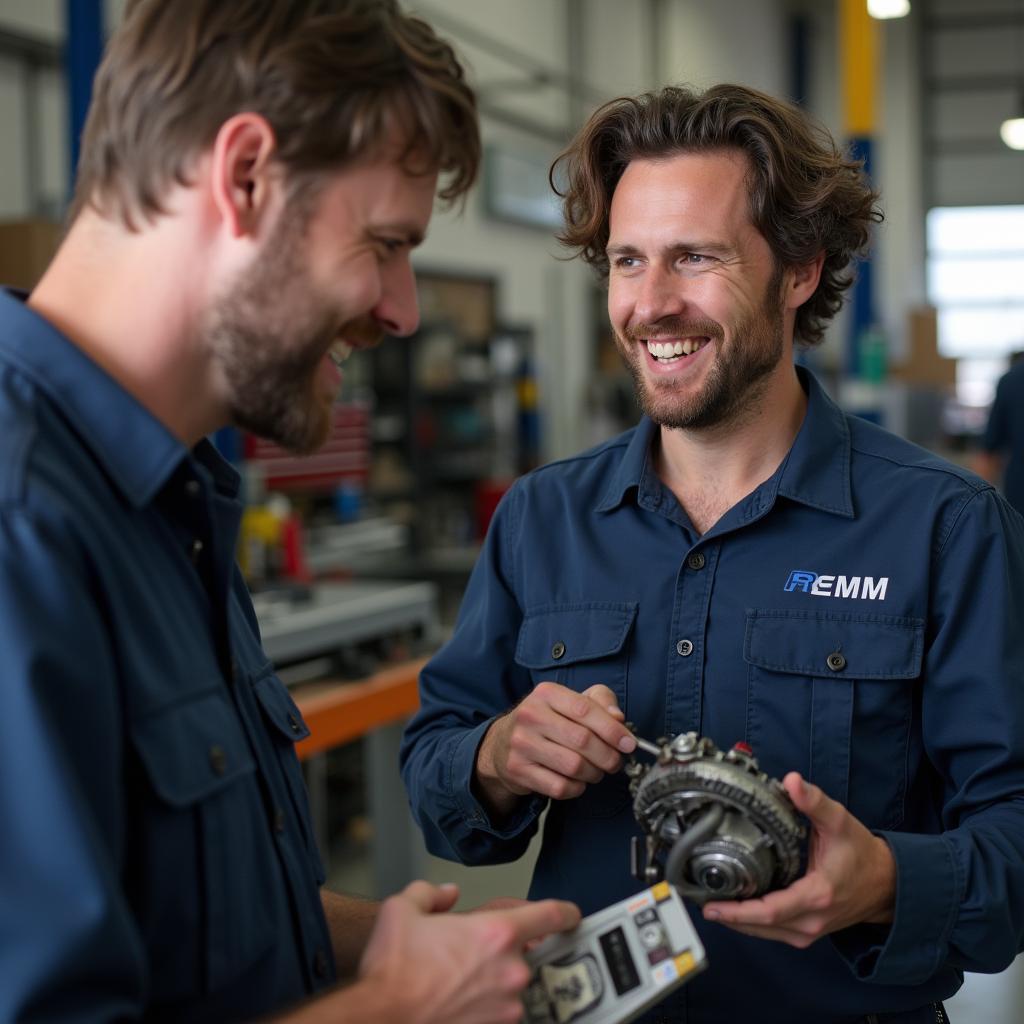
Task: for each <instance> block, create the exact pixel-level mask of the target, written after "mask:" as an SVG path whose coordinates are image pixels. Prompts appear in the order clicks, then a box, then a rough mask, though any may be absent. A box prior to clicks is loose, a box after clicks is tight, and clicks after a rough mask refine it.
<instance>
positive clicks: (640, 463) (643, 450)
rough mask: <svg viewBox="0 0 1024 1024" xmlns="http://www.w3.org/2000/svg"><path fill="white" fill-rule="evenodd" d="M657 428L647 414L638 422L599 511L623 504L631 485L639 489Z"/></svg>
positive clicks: (598, 508)
mask: <svg viewBox="0 0 1024 1024" xmlns="http://www.w3.org/2000/svg"><path fill="white" fill-rule="evenodd" d="M657 429H658V428H657V426H656V425H655V424H654V422H653V421H652V420H650V419H648V417H646V416H644V417H643V418H642V419H641V420H640V422H639V423H638V424H637V427H636V429H635V430H634V431H633V435H632V437H631V438H630V441H629V444H628V445H627V446H626V453H625V455H623V456H622V461H621V462H620V463H619V465H618V468H617V469H616V470H615V472H614V473H613V474H612V478H611V480H609V481H608V488H607V490H606V491H605V492H604V497H602V498H601V501H600V502H599V503H598V505H597V511H598V512H611V511H612V509H615V508H618V507H619V505H621V504H622V502H623V501H624V500H625V497H626V493H627V492H628V491H629V489H630V488H631V487H636V488H638V489H639V487H640V485H641V482H642V481H643V479H644V474H645V470H646V469H647V464H648V462H649V461H650V458H651V442H652V441H653V440H654V434H655V431H656V430H657ZM652 472H653V469H652Z"/></svg>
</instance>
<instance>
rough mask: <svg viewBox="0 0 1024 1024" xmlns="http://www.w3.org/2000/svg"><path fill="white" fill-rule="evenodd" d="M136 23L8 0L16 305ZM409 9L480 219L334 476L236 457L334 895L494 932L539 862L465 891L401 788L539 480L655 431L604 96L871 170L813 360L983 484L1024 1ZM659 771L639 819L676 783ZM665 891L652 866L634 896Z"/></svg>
mask: <svg viewBox="0 0 1024 1024" xmlns="http://www.w3.org/2000/svg"><path fill="white" fill-rule="evenodd" d="M122 6H123V4H122V2H121V0H105V2H103V0H66V2H65V0H0V132H2V135H3V138H4V139H5V140H6V142H5V145H4V146H2V147H0V281H2V282H3V283H4V284H6V285H10V286H16V287H21V288H26V289H30V288H31V287H32V285H33V283H34V281H35V280H36V279H37V278H38V276H39V275H40V274H41V272H42V270H43V269H44V267H45V266H46V263H47V261H48V260H49V258H50V256H51V255H52V253H53V252H54V250H55V248H56V246H57V244H58V242H59V239H60V235H61V230H62V218H63V216H64V214H65V212H66V209H67V204H68V200H69V197H70V190H71V181H72V178H73V168H74V166H75V162H76V158H77V141H76V140H77V137H78V133H79V131H80V129H81V123H82V117H83V114H84V111H85V109H86V107H87V105H88V99H89V91H90V86H91V78H92V74H93V72H94V71H95V68H96V65H97V63H98V59H99V55H100V52H101V49H102V44H103V40H104V38H105V35H106V34H107V33H108V32H109V30H110V27H111V26H113V25H115V24H116V23H117V21H118V19H119V17H120V14H121V10H122ZM403 6H405V7H406V8H408V9H410V10H413V11H415V12H417V13H419V14H422V15H423V17H425V18H426V19H427V20H428V21H429V22H430V23H431V24H433V25H434V26H435V27H436V28H437V30H438V31H439V32H441V33H442V34H444V35H445V36H446V37H447V38H449V39H450V40H451V41H452V42H453V44H454V45H455V46H456V48H457V49H458V51H459V53H460V54H461V55H462V56H463V57H464V58H465V61H466V64H467V66H468V69H469V74H470V80H471V84H472V85H473V87H474V88H475V89H476V91H477V95H478V98H479V106H480V112H481V119H482V132H483V142H484V161H483V168H482V174H481V177H480V180H479V181H478V183H477V185H476V186H475V188H474V190H473V192H472V194H471V195H470V196H469V199H468V201H467V202H466V203H465V205H464V207H460V206H459V205H456V207H455V208H454V209H447V208H444V207H443V206H439V207H438V209H437V211H436V213H435V216H434V219H433V221H432V223H431V227H430V231H429V235H428V237H427V239H426V241H425V243H424V244H423V245H422V246H421V247H420V248H419V249H418V250H417V252H416V254H415V257H414V265H415V269H416V275H417V288H418V298H419V305H420V310H421V322H420V326H419V328H418V330H417V331H416V333H415V334H414V335H413V336H411V337H408V338H391V339H387V340H386V341H385V342H384V343H383V344H382V345H380V346H378V347H377V348H375V349H373V350H372V351H365V352H360V353H357V354H356V355H355V356H354V357H353V358H352V359H350V360H349V361H348V363H347V365H346V371H345V376H344V383H343V386H342V391H341V394H340V395H339V398H338V400H337V403H336V405H335V407H334V411H333V420H332V424H331V429H330V435H329V438H328V441H327V443H326V444H325V445H324V446H323V447H322V448H321V449H319V450H318V451H317V452H315V453H313V454H311V455H307V456H301V457H300V456H296V455H292V454H290V453H288V452H287V451H285V450H283V449H281V448H279V447H277V446H276V445H274V444H272V443H270V442H268V441H265V440H261V439H259V438H256V437H254V436H251V435H248V434H246V433H244V432H242V431H240V430H236V429H226V430H223V431H221V432H219V433H218V434H217V435H216V437H215V438H214V441H215V443H216V445H217V447H218V448H219V450H220V451H221V452H222V454H224V455H225V456H226V457H227V458H229V459H230V460H231V461H232V462H233V463H234V464H235V465H236V466H237V468H238V469H239V470H240V472H241V473H242V476H243V481H244V487H245V494H246V512H245V516H244V520H243V524H242V530H241V538H240V542H239V548H238V552H237V556H238V562H239V565H240V567H241V570H242V572H243V573H244V576H245V579H246V581H247V583H248V585H249V587H250V589H251V591H252V594H253V599H254V603H255V608H256V612H257V615H258V618H259V623H260V629H261V633H262V638H263V642H264V646H265V648H266V652H267V654H268V655H269V657H270V658H271V659H272V661H273V662H274V664H275V666H276V668H277V670H278V673H279V675H280V677H281V678H282V679H283V680H284V681H285V683H286V684H287V685H288V686H289V688H290V689H291V692H292V695H293V697H294V698H295V700H296V702H297V703H298V704H299V706H300V708H301V709H302V712H303V715H304V717H305V718H306V721H307V723H308V724H309V726H310V729H311V735H310V736H309V737H308V738H307V739H305V740H303V741H302V742H301V743H300V744H299V745H298V752H299V756H300V758H301V759H302V762H303V771H304V774H305V778H306V782H307V785H308V788H309V794H310V800H311V806H312V811H313V818H314V822H315V827H316V831H317V837H318V843H319V846H320V849H321V852H322V855H323V858H324V862H325V864H326V866H327V870H328V874H329V877H330V880H331V882H332V884H337V885H338V886H339V887H341V888H343V889H345V890H347V891H351V892H358V893H361V894H364V895H366V896H371V897H383V896H386V895H388V894H390V893H393V892H395V891H397V890H398V889H399V888H401V887H402V886H403V885H404V884H405V883H406V882H407V881H409V880H411V879H413V878H417V877H426V878H428V879H431V880H436V881H449V880H450V881H457V882H458V883H459V884H460V886H461V889H462V897H461V899H462V903H463V904H464V905H466V906H469V905H474V904H477V903H479V902H481V901H484V900H486V899H488V898H490V897H492V896H496V895H498V894H501V895H519V896H522V895H525V892H526V888H527V885H528V881H529V877H530V871H531V863H532V861H531V858H530V856H527V857H526V858H524V859H522V860H520V861H519V862H517V863H515V864H512V865H505V866H499V867H484V868H463V867H461V866H459V865H456V864H451V863H448V862H444V861H440V860H437V859H436V858H433V857H432V856H430V855H429V854H428V853H427V852H426V850H425V848H424V846H423V842H422V839H421V838H420V836H419V833H418V830H417V828H416V827H415V825H414V824H413V822H412V819H411V817H410V815H409V813H408V811H407V799H406V795H405V791H404V788H403V786H402V784H401V781H400V778H399V773H398V766H397V761H398V746H399V740H400V737H401V733H402V728H403V725H404V723H405V722H406V721H407V720H408V718H409V716H410V715H411V714H412V713H413V712H414V711H415V709H416V707H417V703H418V696H417V679H418V672H419V669H420V668H421V666H422V665H423V664H424V662H425V660H426V659H427V658H428V657H429V656H430V655H431V654H432V653H433V652H434V651H436V650H437V649H438V647H439V646H440V645H441V644H442V643H443V641H444V639H445V638H446V636H447V635H449V633H450V631H451V629H452V626H453V623H454V620H455V617H456V615H457V612H458V609H459V604H460V600H461V598H462V594H463V591H464V588H465V585H466V582H467V579H468V577H469V573H470V571H471V569H472V567H473V565H474V562H475V559H476V557H477V555H478V553H479V551H480V547H481V543H482V540H483V538H484V536H485V533H486V531H487V527H488V524H489V522H490V520H491V516H492V515H493V513H494V510H495V508H496V507H497V505H498V503H499V502H500V500H501V498H502V496H503V495H504V494H505V493H506V492H507V491H508V489H509V487H510V486H511V484H512V483H513V481H515V480H516V479H517V478H518V477H520V476H521V475H523V474H525V473H528V472H530V471H531V470H533V469H535V468H536V467H538V466H541V465H543V464H545V463H548V462H551V461H552V460H557V459H559V458H562V457H565V456H567V455H570V454H572V453H575V452H577V451H580V450H581V449H584V448H586V447H588V446H590V445H593V444H597V443H599V442H601V441H603V440H605V439H607V438H610V437H613V436H615V435H616V434H618V433H620V432H621V431H623V430H626V429H628V428H629V427H631V426H633V425H634V424H635V423H636V421H637V419H638V418H639V410H638V407H637V405H636V402H635V400H634V397H633V387H632V382H631V378H630V376H629V374H628V372H627V370H626V369H625V367H624V366H623V364H622V362H621V360H620V358H619V355H618V353H617V350H616V346H615V343H614V338H613V336H612V332H611V329H610V327H609V325H608V318H607V313H606V310H605V302H606V291H605V287H604V284H603V283H602V282H601V281H600V280H599V279H598V278H597V277H596V276H595V275H594V273H593V272H592V271H591V270H590V269H589V268H588V267H587V266H585V265H584V264H582V263H581V262H580V261H578V260H575V261H570V260H566V259H564V258H563V257H564V255H565V254H564V252H563V250H562V249H561V247H560V245H559V243H558V242H557V240H556V237H555V236H556V234H557V232H558V231H559V229H560V226H561V224H562V219H561V218H562V214H561V209H560V207H559V204H558V202H557V197H556V196H555V195H554V193H553V191H552V187H551V183H550V181H549V167H550V165H551V163H552V161H553V159H554V158H555V157H556V156H557V155H558V153H559V152H560V151H561V149H562V148H563V147H564V146H565V145H566V144H567V143H568V141H569V140H570V138H571V137H572V135H573V134H574V131H575V130H576V128H577V127H578V126H579V125H580V124H582V123H583V121H584V120H585V119H586V117H587V116H588V115H589V114H590V113H591V112H592V111H593V110H594V109H596V108H597V107H598V106H599V105H600V104H602V103H603V102H605V101H607V100H609V99H612V98H614V97H616V96H620V95H634V94H636V93H639V92H642V91H644V90H647V89H653V88H659V87H661V86H662V85H665V84H669V83H676V82H678V83H689V84H692V85H695V86H697V87H704V86H707V85H711V84H713V83H715V82H738V83H742V84H746V85H750V86H753V87H755V88H758V89H761V90H764V91H766V92H769V93H771V94H774V95H778V96H782V97H786V98H789V99H790V100H792V101H794V102H796V103H798V104H799V105H801V106H802V107H804V108H805V109H807V110H808V111H810V112H811V113H812V114H813V115H814V116H815V117H816V118H818V119H819V120H820V121H821V122H822V123H823V124H824V125H825V126H827V127H828V128H829V130H830V131H831V132H832V134H833V135H834V136H835V138H836V139H837V140H839V141H840V142H841V143H843V144H844V145H848V146H849V147H850V148H851V149H852V151H853V152H854V153H855V154H856V155H857V156H858V157H860V158H862V159H864V160H865V165H866V168H867V170H868V173H869V174H870V177H871V179H872V181H873V182H874V184H875V185H876V186H877V187H878V188H879V189H880V190H881V195H882V207H883V209H884V211H885V220H884V222H883V223H882V224H880V225H879V226H878V227H877V230H876V231H875V234H874V238H873V242H872V246H871V254H870V258H869V259H868V260H867V261H866V262H864V263H863V264H862V265H861V266H860V268H859V273H858V278H857V281H856V282H855V285H854V287H853V289H852V293H851V295H850V298H849V300H848V301H847V303H846V304H845V306H844V308H843V310H842V311H841V312H840V314H839V315H838V316H837V317H836V318H835V320H834V321H833V322H832V323H831V324H830V325H829V327H828V331H827V335H826V339H825V342H824V344H822V345H821V346H819V347H817V348H814V349H813V350H808V351H805V352H802V353H801V354H800V356H799V359H800V360H801V361H802V362H804V363H805V364H806V365H807V366H808V367H809V368H810V369H811V370H812V371H813V372H814V374H815V375H816V376H817V378H818V380H820V381H821V382H822V384H823V385H824V387H825V388H826V390H827V391H828V393H829V394H830V395H831V396H832V397H833V399H835V400H836V401H837V402H838V403H839V405H840V406H841V407H842V408H843V409H845V410H846V411H847V412H851V413H855V414H856V415H859V416H862V417H864V418H866V419H868V420H870V421H872V422H875V423H878V424H880V425H881V426H883V427H885V428H886V429H888V430H890V431H893V432H895V433H897V434H899V435H901V436H902V437H905V438H907V439H909V440H910V441H913V442H915V443H916V444H919V445H921V446H923V447H925V448H927V449H930V450H932V451H934V452H936V453H938V454H940V455H941V456H943V457H944V458H946V459H949V460H951V461H953V462H955V463H959V464H962V465H964V466H970V465H971V464H972V459H973V458H974V456H975V454H976V453H977V452H978V450H979V448H980V445H981V439H982V436H983V433H984V430H985V425H986V421H987V416H988V411H989V408H990V406H991V403H992V400H993V397H994V394H995V388H996V385H997V382H998V381H999V379H1000V377H1001V376H1002V375H1003V374H1004V373H1005V372H1006V370H1007V368H1008V367H1009V366H1010V363H1011V359H1012V358H1013V357H1014V355H1015V353H1017V352H1018V351H1019V350H1024V286H1022V282H1024V0H910V2H907V0H902V2H901V0H887V2H883V0H627V2H623V0H514V2H512V3H508V2H501V0H423V2H418V0H409V2H407V3H405V4H404V5H403ZM650 739H651V740H654V739H657V738H656V737H650ZM754 753H755V754H756V751H755V752H754ZM741 754H742V756H739V755H737V756H736V757H735V758H733V760H734V761H736V763H738V764H740V766H741V768H742V769H743V771H747V760H745V758H746V757H747V755H746V754H743V753H742V752H741ZM755 768H756V764H755ZM730 770H732V769H730ZM647 771H648V768H647V766H645V767H644V772H647ZM736 771H740V769H736ZM637 772H638V779H637V782H636V785H637V786H638V787H646V789H641V796H642V795H643V793H645V792H650V791H651V785H652V783H653V782H657V779H656V778H653V776H652V778H651V779H650V780H649V779H647V778H646V776H645V775H644V772H640V771H639V769H638V770H637ZM655 774H656V773H655ZM741 774H742V772H741ZM747 774H748V775H749V774H750V772H749V771H747ZM759 799H760V800H761V801H762V803H764V804H765V806H767V804H768V802H769V801H770V800H772V799H774V797H773V796H772V794H770V793H766V795H764V796H762V797H759ZM769 810H771V811H772V813H774V810H773V809H772V808H771V807H769V808H768V810H766V811H765V813H766V814H767V813H768V811H769ZM779 813H782V812H779ZM772 820H773V821H774V820H775V819H774V818H773V819H772ZM709 827H713V825H712V826H709ZM766 827H767V826H766ZM780 827H781V826H780ZM798 827H799V826H798V825H797V824H796V823H789V824H786V828H787V829H788V830H789V831H788V832H786V835H787V836H790V835H792V836H793V837H796V836H797V830H798ZM651 830H652V835H655V833H656V830H655V826H654V825H652V826H651ZM792 844H793V849H794V850H795V849H796V838H793V839H792ZM754 845H756V844H754ZM664 852H665V848H663V847H662V846H660V845H659V843H658V841H657V840H656V838H655V839H653V840H651V841H649V843H648V855H649V856H650V857H652V858H653V857H655V856H661V857H664ZM623 855H624V856H626V855H627V851H623ZM744 856H746V854H744ZM793 856H794V857H795V856H796V855H795V854H793ZM669 859H670V860H671V855H669ZM746 863H747V862H746V861H744V864H746ZM750 864H751V867H750V870H751V871H753V872H754V873H755V874H756V873H757V872H758V871H761V870H762V866H761V865H759V864H756V863H754V862H753V861H750ZM669 869H671V864H669ZM785 869H786V870H787V871H789V866H785ZM713 870H714V871H719V870H720V869H719V868H718V867H715V868H714V869H713ZM730 870H732V869H731V868H730ZM763 870H764V871H766V872H767V875H766V877H770V875H771V872H772V871H775V870H780V871H781V870H783V869H782V868H778V867H777V866H775V865H768V866H767V867H764V869H763ZM795 870H796V869H795V865H794V866H793V868H792V871H794V872H795ZM668 874H669V876H671V870H669V871H668ZM661 877H662V875H661V874H659V873H657V872H655V873H651V872H650V871H649V872H648V873H647V875H644V874H643V867H642V866H641V869H640V874H639V875H638V878H639V881H638V887H639V886H640V885H641V883H643V884H652V885H653V884H655V883H656V882H658V881H659V880H660V878H661ZM708 877H709V879H710V881H709V885H710V884H714V885H719V884H724V883H723V882H722V880H721V878H720V877H719V876H718V875H714V874H712V875H710V876H708ZM730 877H731V876H730ZM785 877H790V875H786V876H785ZM766 884H767V883H766ZM947 1009H948V1011H949V1014H950V1017H951V1018H952V1019H954V1020H963V1021H985V1022H989V1024H1017V1022H1019V1021H1021V1020H1024V968H1022V967H1021V965H1020V963H1019V962H1018V963H1015V964H1013V965H1012V966H1011V967H1010V968H1009V969H1008V970H1006V971H1005V972H1003V973H1002V974H1000V975H995V976H987V975H985V976H983V975H968V977H967V980H966V983H965V985H964V988H963V989H962V990H961V992H960V993H958V994H957V996H956V997H954V998H953V999H952V1000H950V1001H949V1002H948V1004H947Z"/></svg>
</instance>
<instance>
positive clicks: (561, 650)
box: [551, 640, 565, 661]
mask: <svg viewBox="0 0 1024 1024" xmlns="http://www.w3.org/2000/svg"><path fill="white" fill-rule="evenodd" d="M564 656H565V644H563V643H562V641H561V640H559V641H558V642H557V643H556V644H555V645H554V646H553V647H552V648H551V657H552V658H554V659H555V661H558V659H559V658H562V657H564Z"/></svg>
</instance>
